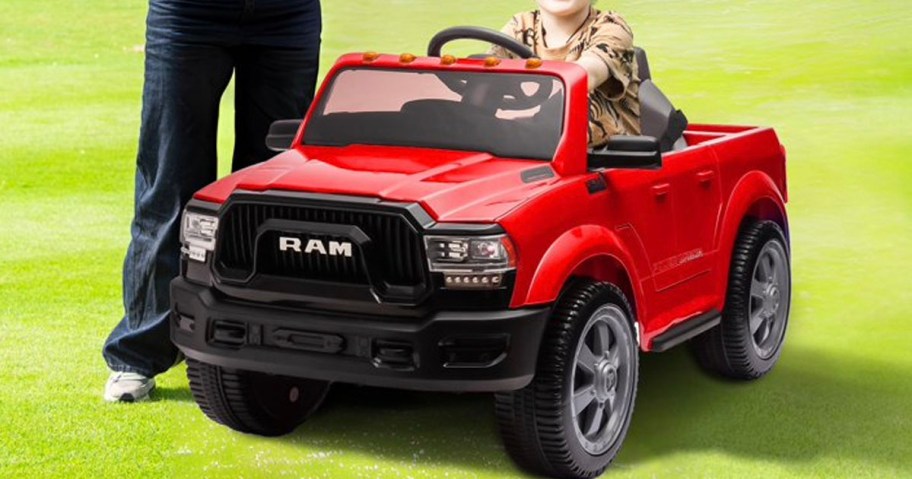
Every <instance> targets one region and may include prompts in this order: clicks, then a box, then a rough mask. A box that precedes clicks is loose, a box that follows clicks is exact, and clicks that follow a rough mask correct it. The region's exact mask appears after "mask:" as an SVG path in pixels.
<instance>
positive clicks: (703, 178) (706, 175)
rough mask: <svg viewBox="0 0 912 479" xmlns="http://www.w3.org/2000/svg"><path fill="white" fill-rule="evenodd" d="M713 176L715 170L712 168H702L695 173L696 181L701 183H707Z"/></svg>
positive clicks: (714, 175)
mask: <svg viewBox="0 0 912 479" xmlns="http://www.w3.org/2000/svg"><path fill="white" fill-rule="evenodd" d="M715 177H716V172H715V171H713V170H703V171H701V172H699V173H697V181H699V182H700V184H701V185H706V184H708V183H709V182H711V181H712V179H713V178H715Z"/></svg>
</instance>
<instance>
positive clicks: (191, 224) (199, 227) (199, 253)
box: [181, 211, 218, 261]
mask: <svg viewBox="0 0 912 479" xmlns="http://www.w3.org/2000/svg"><path fill="white" fill-rule="evenodd" d="M217 232H218V217H216V216H213V215H207V214H204V213H196V212H192V211H186V212H184V218H183V220H182V221H181V243H183V244H184V253H186V254H187V255H188V256H189V257H190V259H194V260H196V261H206V252H207V251H214V250H215V235H216V233H217Z"/></svg>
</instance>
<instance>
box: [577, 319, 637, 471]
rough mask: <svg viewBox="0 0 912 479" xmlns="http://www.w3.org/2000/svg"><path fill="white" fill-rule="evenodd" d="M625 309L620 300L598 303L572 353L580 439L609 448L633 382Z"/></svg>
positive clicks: (598, 450) (596, 448)
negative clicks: (615, 303)
mask: <svg viewBox="0 0 912 479" xmlns="http://www.w3.org/2000/svg"><path fill="white" fill-rule="evenodd" d="M628 324H629V323H628V319H627V315H626V314H625V313H624V312H623V311H622V310H621V309H620V308H618V307H617V306H615V305H612V304H608V305H605V306H602V307H600V308H599V309H598V310H596V311H595V313H593V314H592V316H591V317H590V318H589V321H588V322H587V323H586V327H585V328H584V329H583V333H582V334H581V335H580V340H579V342H578V344H577V345H576V354H575V355H574V357H573V373H572V374H571V378H570V401H569V403H570V417H571V419H572V421H573V426H574V429H575V431H576V437H577V439H578V440H579V443H580V445H582V446H583V448H584V449H585V450H586V451H587V452H588V453H590V454H592V455H599V454H603V453H605V451H607V450H608V449H610V448H611V447H612V446H613V445H614V443H615V441H617V438H618V436H620V434H621V430H622V429H623V426H624V422H625V421H626V419H627V411H628V409H629V408H630V404H629V402H630V401H629V399H630V394H631V390H632V388H633V371H632V368H633V365H632V364H631V361H630V358H631V357H632V353H633V352H632V351H631V350H630V349H631V347H632V346H631V345H632V344H633V341H631V338H630V334H631V333H630V329H629V326H628Z"/></svg>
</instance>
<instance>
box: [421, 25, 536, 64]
mask: <svg viewBox="0 0 912 479" xmlns="http://www.w3.org/2000/svg"><path fill="white" fill-rule="evenodd" d="M454 40H481V41H483V42H488V43H493V44H494V45H497V46H499V47H501V48H503V49H505V50H507V51H508V52H510V53H512V54H514V55H516V56H518V57H519V58H522V59H523V60H525V59H527V58H532V57H534V56H535V52H533V51H532V49H531V48H529V47H527V46H525V45H523V44H522V43H519V42H518V41H516V40H515V39H514V38H511V37H508V36H507V35H504V34H503V33H500V32H498V31H497V30H491V29H490V28H482V27H451V28H447V29H446V30H443V31H441V32H440V33H438V34H436V35H434V37H433V38H431V41H430V42H428V49H427V54H428V56H429V57H439V56H440V51H441V50H443V46H444V45H446V44H447V43H450V42H452V41H454Z"/></svg>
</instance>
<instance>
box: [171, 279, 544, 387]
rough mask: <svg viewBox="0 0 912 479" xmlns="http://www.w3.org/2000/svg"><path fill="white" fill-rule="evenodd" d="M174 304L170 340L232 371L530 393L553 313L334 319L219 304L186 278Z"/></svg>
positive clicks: (174, 286)
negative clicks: (455, 362) (527, 389)
mask: <svg viewBox="0 0 912 479" xmlns="http://www.w3.org/2000/svg"><path fill="white" fill-rule="evenodd" d="M171 302H172V303H171V314H172V316H171V321H170V323H171V340H172V341H173V342H174V343H175V344H176V345H177V346H178V347H179V348H180V349H181V351H183V352H184V353H185V354H186V355H187V356H188V357H191V358H194V359H197V360H200V361H203V362H206V363H209V364H214V365H217V366H222V367H226V368H232V369H241V370H248V371H259V372H266V373H271V374H282V375H287V376H294V377H302V378H313V379H321V380H328V381H340V382H347V383H354V384H365V385H371V386H380V387H392V388H403V389H415V390H426V391H476V392H482V391H486V392H491V391H509V390H516V389H520V388H522V387H525V386H526V385H527V384H528V383H529V382H530V381H531V380H532V377H533V375H534V373H535V364H536V360H537V357H538V348H539V345H540V343H541V338H542V335H543V332H544V328H545V323H546V322H547V318H548V315H549V312H550V309H549V308H547V307H541V308H528V309H516V310H510V309H507V310H493V311H477V312H468V311H439V312H436V313H431V314H429V315H427V316H425V317H422V318H419V319H418V320H415V319H414V318H390V317H382V316H376V315H355V314H332V313H326V312H319V311H311V310H303V309H291V308H276V307H267V306H263V305H247V304H242V303H237V302H233V301H230V300H223V299H220V298H219V297H218V295H217V294H215V291H214V290H213V289H211V288H207V287H204V286H199V285H195V284H192V283H190V282H188V281H186V280H184V279H182V278H178V279H175V280H174V281H173V282H172V283H171ZM501 355H502V356H503V357H501ZM466 360H469V361H477V362H475V363H472V364H466V363H464V361H466ZM453 361H457V363H458V366H459V367H453V366H454V362H453Z"/></svg>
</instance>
